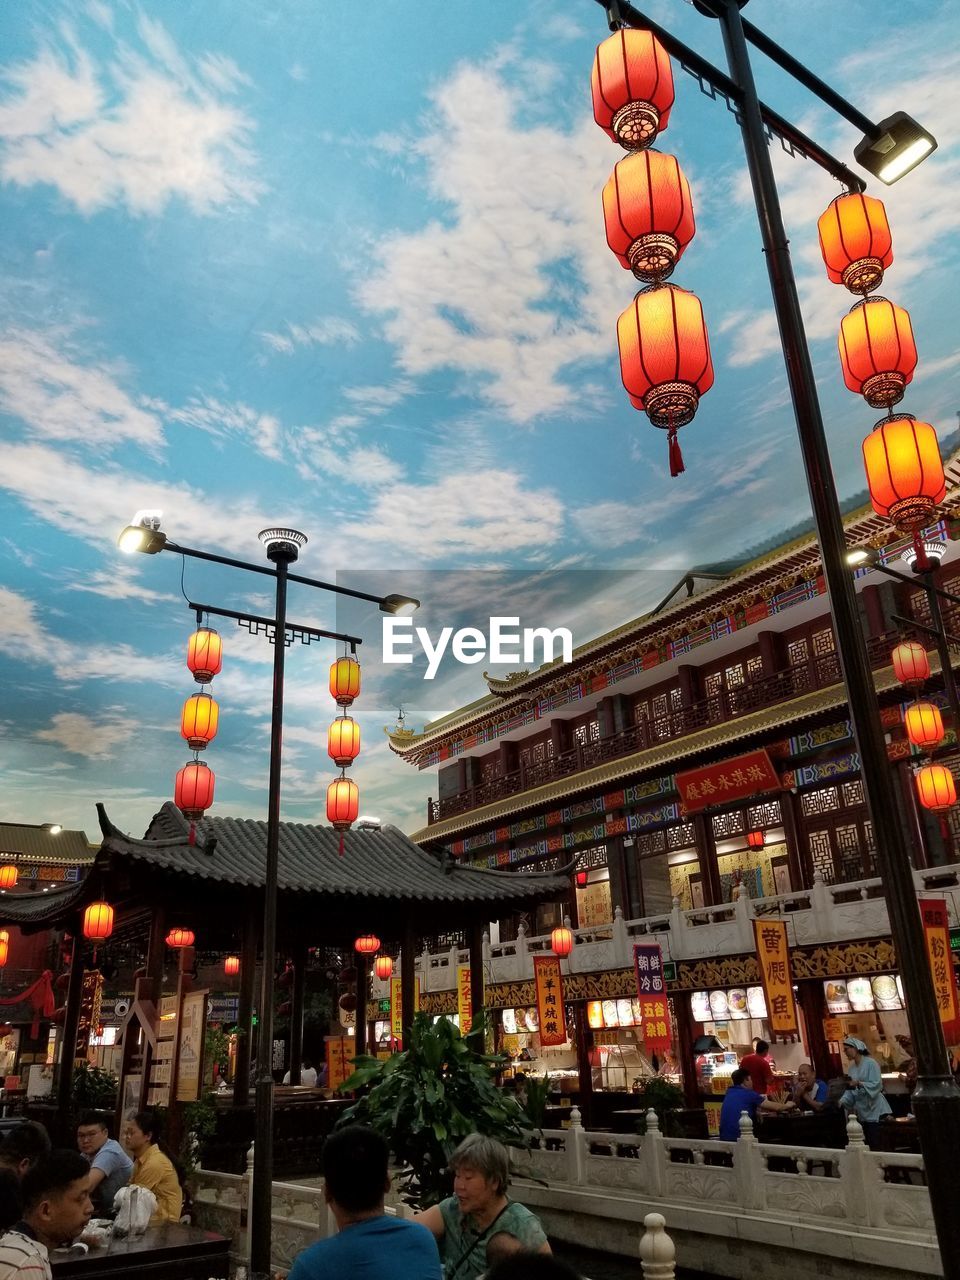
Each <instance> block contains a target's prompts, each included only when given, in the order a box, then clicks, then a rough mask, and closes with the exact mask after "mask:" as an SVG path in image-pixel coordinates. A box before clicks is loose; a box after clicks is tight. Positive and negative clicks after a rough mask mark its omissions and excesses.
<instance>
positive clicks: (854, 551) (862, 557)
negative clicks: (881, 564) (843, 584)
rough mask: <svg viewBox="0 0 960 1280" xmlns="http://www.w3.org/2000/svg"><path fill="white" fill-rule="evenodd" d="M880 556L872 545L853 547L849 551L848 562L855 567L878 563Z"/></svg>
mask: <svg viewBox="0 0 960 1280" xmlns="http://www.w3.org/2000/svg"><path fill="white" fill-rule="evenodd" d="M879 558H880V557H879V556H878V555H877V553H876V551H874V549H873V548H872V547H851V549H850V550H849V551H848V552H847V564H848V565H850V566H851V568H855V569H859V568H860V567H861V566H863V565H868V564H876V563H877V560H878V559H879Z"/></svg>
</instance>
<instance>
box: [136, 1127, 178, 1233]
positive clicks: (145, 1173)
mask: <svg viewBox="0 0 960 1280" xmlns="http://www.w3.org/2000/svg"><path fill="white" fill-rule="evenodd" d="M159 1136H160V1126H159V1123H158V1121H157V1117H156V1116H155V1115H154V1113H153V1112H152V1111H141V1112H139V1113H138V1114H137V1115H135V1116H134V1117H133V1119H132V1120H128V1121H127V1126H126V1128H125V1130H124V1133H123V1145H124V1146H125V1147H126V1148H127V1150H128V1151H129V1152H130V1154H131V1155H132V1156H133V1173H132V1174H131V1175H130V1185H131V1187H146V1188H147V1190H148V1191H152V1192H153V1194H154V1195H155V1196H156V1197H157V1210H156V1213H154V1215H153V1217H152V1218H151V1219H150V1225H151V1227H155V1226H157V1224H158V1223H161V1222H179V1221H180V1214H181V1213H182V1212H183V1192H182V1190H181V1189H180V1179H179V1178H178V1177H177V1171H176V1169H175V1168H174V1166H173V1161H172V1160H170V1158H169V1156H165V1155H164V1153H163V1152H162V1151H161V1150H160V1147H159V1146H158V1145H157V1144H158V1139H159Z"/></svg>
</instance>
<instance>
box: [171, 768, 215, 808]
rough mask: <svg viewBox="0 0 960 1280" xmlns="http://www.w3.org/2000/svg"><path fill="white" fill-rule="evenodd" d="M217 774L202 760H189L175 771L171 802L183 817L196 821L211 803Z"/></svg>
mask: <svg viewBox="0 0 960 1280" xmlns="http://www.w3.org/2000/svg"><path fill="white" fill-rule="evenodd" d="M216 782H217V775H216V774H215V773H214V772H213V770H212V769H211V768H210V767H209V765H205V764H204V763H203V761H202V760H191V761H190V762H189V763H188V764H185V765H184V766H183V768H182V769H180V770H179V771H178V772H177V778H176V782H175V784H174V788H173V802H174V804H175V805H176V806H177V808H178V809H179V810H180V812H181V813H182V814H183V816H184V817H185V818H189V819H190V820H191V821H196V819H197V818H202V817H203V812H204V810H205V809H209V808H210V806H211V805H212V804H213V789H214V787H215V786H216Z"/></svg>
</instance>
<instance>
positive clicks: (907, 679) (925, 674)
mask: <svg viewBox="0 0 960 1280" xmlns="http://www.w3.org/2000/svg"><path fill="white" fill-rule="evenodd" d="M890 661H891V662H892V663H893V671H894V674H895V675H896V677H897V679H898V680H899V681H900V683H901V684H906V685H920V684H923V682H924V681H925V680H929V679H930V659H929V658H928V657H927V651H926V649H925V648H924V647H923V645H922V644H921V643H920V642H919V640H901V641H900V643H899V644H898V645H895V646H894V649H893V652H892V653H891V654H890Z"/></svg>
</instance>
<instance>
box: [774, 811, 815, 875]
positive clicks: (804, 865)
mask: <svg viewBox="0 0 960 1280" xmlns="http://www.w3.org/2000/svg"><path fill="white" fill-rule="evenodd" d="M780 818H781V820H782V822H783V838H784V841H785V842H786V846H787V864H788V866H789V868H790V883H791V885H792V886H793V889H794V892H796V890H798V889H809V888H810V887H811V886H812V884H813V872H812V870H811V869H810V867H809V865H808V864H809V858H808V857H807V856H806V849H805V844H806V842H805V841H802V840H801V836H800V828H799V826H798V825H797V797H796V796H795V795H794V794H793V792H792V791H782V792H781V793H780Z"/></svg>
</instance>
